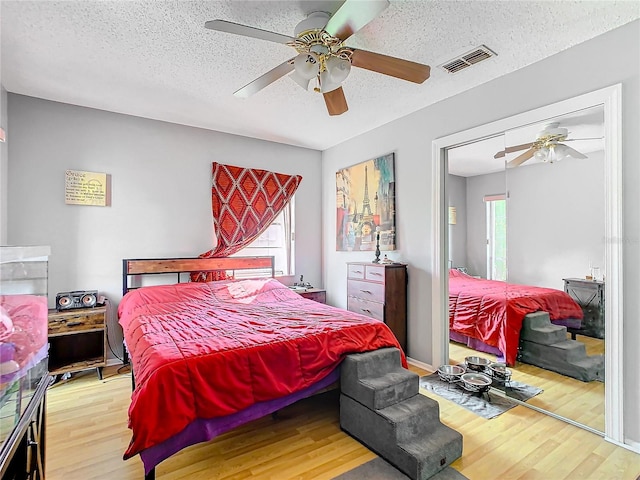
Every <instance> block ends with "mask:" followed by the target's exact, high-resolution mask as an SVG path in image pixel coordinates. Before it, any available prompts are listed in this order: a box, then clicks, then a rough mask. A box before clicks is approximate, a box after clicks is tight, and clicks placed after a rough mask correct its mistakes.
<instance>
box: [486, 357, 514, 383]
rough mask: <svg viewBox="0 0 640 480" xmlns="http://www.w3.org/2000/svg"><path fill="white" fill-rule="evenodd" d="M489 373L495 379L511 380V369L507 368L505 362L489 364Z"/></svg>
mask: <svg viewBox="0 0 640 480" xmlns="http://www.w3.org/2000/svg"><path fill="white" fill-rule="evenodd" d="M489 373H490V374H491V376H492V377H493V378H495V379H496V380H500V381H503V382H508V381H509V380H511V370H509V369H508V368H507V365H506V364H505V363H498V362H494V363H491V364H489Z"/></svg>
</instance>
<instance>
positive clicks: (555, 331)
mask: <svg viewBox="0 0 640 480" xmlns="http://www.w3.org/2000/svg"><path fill="white" fill-rule="evenodd" d="M520 338H521V339H522V340H527V341H529V342H534V343H540V344H542V345H553V344H554V343H558V342H562V341H564V340H566V339H567V327H563V326H560V325H554V324H552V323H551V320H550V318H549V314H548V313H547V312H535V313H529V314H527V315H525V317H524V320H523V321H522V329H521V330H520Z"/></svg>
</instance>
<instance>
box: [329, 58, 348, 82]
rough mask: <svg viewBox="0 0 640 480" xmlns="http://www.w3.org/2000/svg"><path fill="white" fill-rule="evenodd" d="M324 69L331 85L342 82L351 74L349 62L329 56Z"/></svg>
mask: <svg viewBox="0 0 640 480" xmlns="http://www.w3.org/2000/svg"><path fill="white" fill-rule="evenodd" d="M326 68H327V71H328V72H329V77H330V79H331V82H333V83H338V84H340V83H342V82H344V81H345V80H346V79H347V77H348V76H349V73H350V72H351V62H350V61H349V60H347V59H346V58H340V57H336V56H331V57H329V59H328V60H327V61H326Z"/></svg>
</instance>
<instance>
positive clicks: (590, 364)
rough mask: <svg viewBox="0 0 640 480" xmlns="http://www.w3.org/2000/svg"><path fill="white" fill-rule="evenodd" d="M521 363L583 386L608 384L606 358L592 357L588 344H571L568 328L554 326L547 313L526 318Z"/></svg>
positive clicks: (534, 314)
mask: <svg viewBox="0 0 640 480" xmlns="http://www.w3.org/2000/svg"><path fill="white" fill-rule="evenodd" d="M520 360H521V361H522V362H524V363H529V364H531V365H536V366H538V367H542V368H545V369H547V370H552V371H554V372H557V373H561V374H562V375H566V376H568V377H573V378H576V379H578V380H582V381H583V382H591V381H593V380H601V381H602V380H604V356H603V355H590V356H588V355H587V351H586V347H585V344H584V343H582V342H579V341H577V340H568V339H567V327H562V326H559V325H554V324H552V323H551V321H550V320H549V314H548V313H545V312H536V313H530V314H528V315H526V316H525V317H524V321H523V323H522V330H521V331H520Z"/></svg>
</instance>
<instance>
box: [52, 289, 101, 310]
mask: <svg viewBox="0 0 640 480" xmlns="http://www.w3.org/2000/svg"><path fill="white" fill-rule="evenodd" d="M97 303H98V291H97V290H75V291H73V292H60V293H58V294H57V295H56V310H58V311H60V310H72V309H74V308H91V307H95V306H96V304H97Z"/></svg>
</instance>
